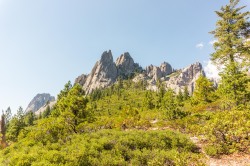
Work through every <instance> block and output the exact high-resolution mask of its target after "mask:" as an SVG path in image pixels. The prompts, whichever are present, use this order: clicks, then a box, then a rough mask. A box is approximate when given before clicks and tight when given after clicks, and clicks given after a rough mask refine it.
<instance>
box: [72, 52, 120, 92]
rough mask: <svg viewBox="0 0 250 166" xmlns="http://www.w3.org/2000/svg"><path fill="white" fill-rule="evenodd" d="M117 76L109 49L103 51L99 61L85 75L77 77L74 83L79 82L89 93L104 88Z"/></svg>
mask: <svg viewBox="0 0 250 166" xmlns="http://www.w3.org/2000/svg"><path fill="white" fill-rule="evenodd" d="M116 78H117V68H116V65H115V63H114V61H113V56H112V52H111V51H105V52H104V53H103V54H102V56H101V59H100V61H98V62H96V64H95V66H94V68H93V69H92V71H91V73H90V74H89V75H88V76H86V75H82V76H80V77H78V79H77V80H76V83H79V84H81V85H82V86H83V88H84V89H85V90H86V93H87V94H89V93H91V92H92V91H93V90H95V89H98V88H104V87H107V86H109V85H111V84H113V83H114V82H115V81H116Z"/></svg>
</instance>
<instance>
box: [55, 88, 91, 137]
mask: <svg viewBox="0 0 250 166" xmlns="http://www.w3.org/2000/svg"><path fill="white" fill-rule="evenodd" d="M87 103H88V99H87V98H86V97H85V91H84V90H83V89H82V87H81V86H80V85H79V84H76V85H75V86H74V87H72V88H71V89H70V90H69V92H68V93H67V95H66V96H65V97H63V98H61V99H60V100H58V102H57V107H56V108H55V109H57V111H58V113H59V115H60V116H61V117H63V118H64V121H65V123H66V125H67V126H70V130H71V131H73V132H75V133H77V132H78V131H77V126H78V125H79V124H80V123H82V122H85V121H86V118H87V115H88V112H87V110H86V106H87Z"/></svg>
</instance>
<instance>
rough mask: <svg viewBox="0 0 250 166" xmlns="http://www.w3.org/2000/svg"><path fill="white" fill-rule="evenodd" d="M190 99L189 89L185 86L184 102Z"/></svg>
mask: <svg viewBox="0 0 250 166" xmlns="http://www.w3.org/2000/svg"><path fill="white" fill-rule="evenodd" d="M189 98H190V95H189V92H188V88H187V87H186V86H185V88H184V92H183V100H184V101H185V100H188V99H189Z"/></svg>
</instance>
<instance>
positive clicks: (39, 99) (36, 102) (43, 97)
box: [25, 93, 55, 112]
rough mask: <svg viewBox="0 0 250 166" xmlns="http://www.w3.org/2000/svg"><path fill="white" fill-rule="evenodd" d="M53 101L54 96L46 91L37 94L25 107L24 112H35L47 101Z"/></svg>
mask: <svg viewBox="0 0 250 166" xmlns="http://www.w3.org/2000/svg"><path fill="white" fill-rule="evenodd" d="M53 101H55V97H53V96H51V95H50V94H48V93H42V94H37V95H36V96H35V97H34V98H33V99H32V100H31V102H30V103H29V105H28V107H27V108H26V110H25V111H26V112H29V111H32V112H36V111H37V110H39V109H40V108H41V107H43V106H44V105H46V104H47V103H48V102H53Z"/></svg>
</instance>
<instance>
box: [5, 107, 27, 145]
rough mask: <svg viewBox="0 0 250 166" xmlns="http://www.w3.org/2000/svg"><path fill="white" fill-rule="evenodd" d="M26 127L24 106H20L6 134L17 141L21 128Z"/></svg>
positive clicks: (13, 140)
mask: <svg viewBox="0 0 250 166" xmlns="http://www.w3.org/2000/svg"><path fill="white" fill-rule="evenodd" d="M24 127H25V121H24V111H23V108H22V107H19V109H18V110H17V114H16V115H15V116H14V117H13V118H12V119H11V121H10V122H9V126H8V128H7V134H6V136H7V139H8V140H9V141H12V142H15V141H17V138H18V135H19V133H20V132H21V130H22V129H24Z"/></svg>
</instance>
